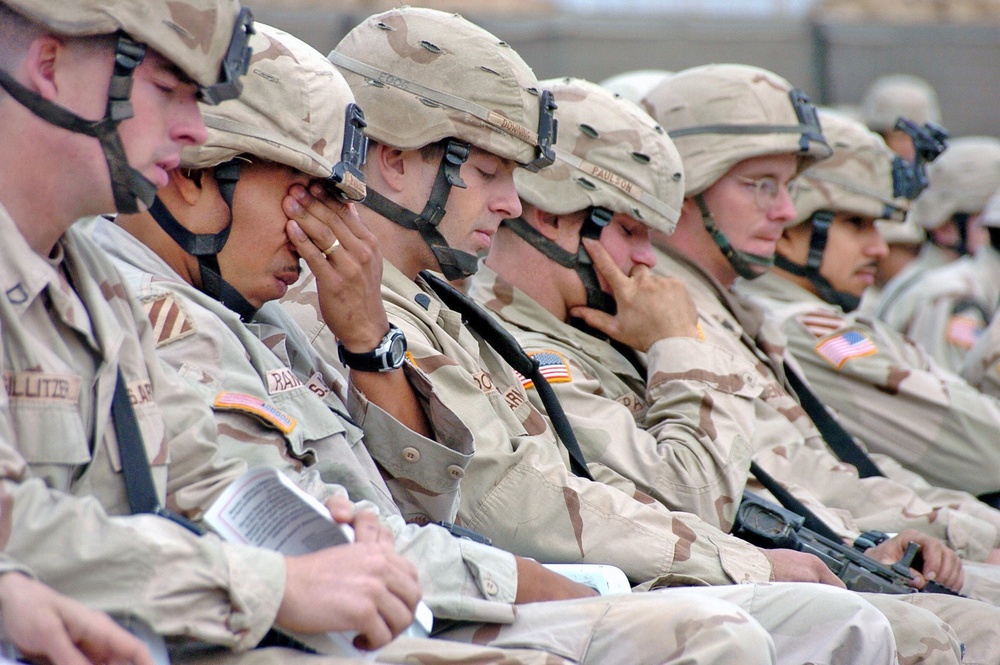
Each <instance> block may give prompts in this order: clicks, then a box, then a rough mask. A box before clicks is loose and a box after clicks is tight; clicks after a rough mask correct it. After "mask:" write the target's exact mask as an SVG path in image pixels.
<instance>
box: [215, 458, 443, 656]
mask: <svg viewBox="0 0 1000 665" xmlns="http://www.w3.org/2000/svg"><path fill="white" fill-rule="evenodd" d="M204 521H205V523H206V524H208V525H209V526H211V527H212V529H214V530H215V531H216V532H217V533H218V534H219V535H220V536H222V537H223V538H224V539H226V540H228V541H230V542H235V543H243V544H247V545H254V546H256V547H262V548H265V549H269V550H275V551H277V552H281V553H282V554H285V555H286V556H296V555H302V554H308V553H309V552H316V551H318V550H321V549H324V548H326V547H335V546H337V545H344V544H347V543H351V542H353V541H354V529H352V528H351V527H350V526H347V525H344V524H337V523H336V522H334V521H333V518H332V517H331V516H330V511H329V510H327V508H326V506H324V505H323V504H322V503H321V502H319V501H318V500H316V499H315V498H314V497H312V496H310V495H309V494H307V493H306V492H304V491H303V490H302V489H300V488H299V487H297V486H296V485H295V483H293V482H292V481H291V480H290V479H288V478H287V477H286V476H285V475H284V474H283V473H281V472H280V471H278V470H276V469H274V468H272V467H257V468H253V469H250V470H249V471H247V472H246V473H244V474H243V475H242V476H240V477H239V478H238V479H237V480H235V481H234V482H233V483H232V484H231V485H230V486H229V487H227V488H226V491H225V492H223V493H222V495H221V496H220V497H219V498H218V499H216V501H215V503H213V504H212V506H211V507H210V508H209V509H208V510H207V511H206V512H205V515H204ZM433 621H434V616H433V614H432V613H431V610H430V608H429V607H427V605H425V604H424V603H423V601H421V602H420V604H419V605H417V611H416V616H415V618H414V622H413V624H412V625H411V626H410V627H409V628H408V629H407V630H406V631H404V633H403V634H404V635H409V636H411V637H427V635H429V634H430V631H431V626H432V624H433ZM282 632H285V633H286V634H287V635H288V636H289V637H291V638H292V639H294V640H296V641H298V642H301V643H302V644H304V645H305V646H307V647H309V648H310V649H313V650H315V651H317V652H319V653H324V654H338V655H344V656H351V657H354V658H369V659H371V658H374V656H375V652H372V651H360V650H358V649H356V648H355V647H354V645H353V644H352V642H351V641H352V640H353V638H354V637H355V634H354V633H320V634H310V635H306V634H302V633H292V632H288V631H282Z"/></svg>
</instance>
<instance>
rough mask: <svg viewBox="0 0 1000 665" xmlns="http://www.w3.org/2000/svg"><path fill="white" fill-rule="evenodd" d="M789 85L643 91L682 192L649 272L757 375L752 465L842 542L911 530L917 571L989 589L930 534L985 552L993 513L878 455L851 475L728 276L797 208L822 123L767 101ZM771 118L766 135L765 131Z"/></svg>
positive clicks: (767, 247)
mask: <svg viewBox="0 0 1000 665" xmlns="http://www.w3.org/2000/svg"><path fill="white" fill-rule="evenodd" d="M789 89H790V86H789V85H788V83H787V82H785V81H783V80H782V79H780V78H778V77H777V76H775V75H773V74H771V73H769V72H765V71H763V70H759V69H756V68H751V67H746V66H740V65H713V66H706V67H702V68H694V69H691V70H687V71H686V72H683V73H678V74H676V75H675V76H674V77H671V79H669V80H668V81H667V82H665V83H664V84H662V85H661V86H660V87H658V88H657V89H655V90H653V91H652V92H651V93H650V94H649V96H647V98H646V100H644V101H645V103H646V104H648V105H649V106H650V108H653V109H654V110H655V111H656V115H655V116H654V117H656V118H657V119H658V120H660V122H661V123H662V124H663V125H664V127H665V128H666V129H667V131H668V133H671V132H672V134H671V135H672V138H674V141H675V143H676V145H677V147H678V150H679V151H680V153H681V155H682V158H683V160H684V166H685V175H686V178H687V197H688V198H687V199H686V200H685V203H684V206H683V208H682V213H681V218H680V220H679V222H678V227H677V230H676V231H675V233H674V234H673V235H672V236H669V237H663V236H661V235H659V234H656V235H654V243H655V244H658V245H659V246H660V247H661V249H663V251H662V252H660V255H659V256H658V260H657V264H656V271H657V272H658V273H661V274H667V275H671V276H675V277H681V278H682V279H684V281H685V283H686V284H687V285H688V287H689V289H690V290H691V293H692V297H693V298H694V301H695V303H696V305H697V307H698V310H699V322H700V323H701V325H702V329H703V330H704V332H705V335H706V338H707V339H709V340H712V341H715V342H716V343H717V344H719V345H721V346H723V347H724V348H727V349H729V350H730V351H732V352H733V353H740V354H743V355H744V357H746V358H747V359H756V361H757V369H758V371H759V373H760V374H761V376H763V377H764V379H765V383H766V387H765V390H764V391H763V393H762V394H761V395H760V398H759V399H757V405H758V410H757V419H756V420H755V422H754V426H755V428H756V429H755V433H754V436H753V438H752V445H753V447H754V451H755V457H754V459H755V461H756V462H757V463H758V465H760V466H761V467H762V468H763V469H765V470H766V471H767V472H768V473H770V474H771V475H772V476H774V477H776V478H777V480H778V481H779V482H780V483H782V484H783V485H785V486H786V488H787V489H789V490H790V491H791V492H792V493H793V494H795V495H796V496H797V497H798V498H799V499H800V500H801V501H802V502H803V503H805V504H806V505H807V506H809V507H810V508H812V509H813V510H814V512H817V513H818V514H820V516H821V518H822V519H824V520H825V521H826V522H827V523H828V524H829V525H831V526H832V527H833V528H834V530H835V531H837V532H839V533H841V534H842V536H844V537H845V538H847V539H848V540H853V539H854V537H855V536H856V535H857V534H858V532H859V531H860V530H862V529H870V528H875V529H883V530H887V531H895V532H899V531H903V530H904V529H907V532H906V533H905V534H900V535H899V536H897V537H895V538H891V539H889V540H888V541H886V542H885V543H883V545H881V546H879V547H877V548H875V549H874V550H872V551H871V553H872V554H873V555H874V556H876V557H879V558H883V559H890V558H893V557H895V556H898V553H899V552H901V551H902V546H903V545H904V544H905V543H906V542H908V541H909V540H911V539H913V540H917V541H919V542H921V543H922V544H923V546H924V547H925V548H926V549H927V551H928V552H934V553H937V554H934V555H933V556H932V558H933V559H934V560H936V561H937V562H938V563H937V564H936V566H940V568H939V569H938V570H934V568H935V567H936V566H927V565H926V564H925V570H924V572H925V573H928V574H930V573H932V572H933V573H934V574H935V575H936V576H937V578H938V581H941V582H944V580H945V579H946V578H948V579H950V582H945V583H946V584H947V583H951V584H956V583H959V582H960V581H961V579H962V578H963V573H962V571H963V570H964V579H965V581H966V589H967V590H968V591H969V593H971V594H973V595H974V596H977V597H981V598H984V599H987V600H990V601H995V600H996V599H997V596H996V588H995V581H994V580H995V576H996V574H997V569H996V568H995V567H994V566H990V565H977V564H972V563H968V562H966V563H965V564H964V566H962V567H961V568H959V567H958V566H957V561H956V560H955V559H954V554H953V553H951V552H950V550H948V549H947V548H944V547H942V544H941V543H940V542H939V541H938V540H937V539H938V538H941V539H947V542H948V544H949V545H950V546H952V547H954V548H955V549H956V550H958V551H959V553H960V554H961V556H962V557H964V558H965V559H967V560H968V561H969V562H971V561H986V560H988V559H990V560H992V559H993V558H994V557H995V556H996V553H995V552H994V550H995V548H996V547H997V537H998V530H997V526H998V523H997V521H996V517H997V515H996V513H995V511H992V510H991V509H989V508H988V507H986V506H984V505H983V504H981V503H979V502H976V501H966V502H958V503H951V502H949V501H947V500H944V501H940V502H936V501H935V498H936V497H937V496H939V493H940V490H938V489H937V488H932V487H929V486H927V484H926V482H925V481H922V479H920V478H919V477H917V476H915V475H914V474H912V473H909V472H906V471H905V470H903V469H902V468H901V467H899V465H898V464H896V465H892V464H891V463H890V462H889V461H888V460H885V459H880V461H879V463H880V464H884V466H883V471H885V472H886V473H888V474H889V475H891V476H892V477H893V480H890V479H888V478H882V477H868V478H864V479H859V477H858V473H857V470H856V469H854V468H853V467H852V466H850V465H846V464H843V463H841V462H840V461H839V460H838V459H837V458H836V457H834V456H833V455H832V454H831V453H830V451H829V450H828V449H827V447H826V443H825V441H824V440H823V438H822V436H821V434H820V432H819V430H818V429H817V428H816V426H815V424H814V423H813V422H812V420H811V419H810V418H809V417H808V416H807V414H806V412H805V411H804V410H803V408H802V407H801V406H800V404H799V402H798V401H797V400H796V398H795V397H794V393H793V391H792V389H791V388H790V386H789V384H788V383H786V378H785V377H786V361H788V368H794V363H793V362H791V361H790V358H786V356H785V353H784V351H785V348H784V339H783V337H782V335H781V333H780V332H779V331H777V330H776V329H775V327H774V326H773V325H770V324H769V323H768V322H765V321H763V317H762V313H761V312H760V310H759V309H758V308H755V307H754V306H753V305H752V304H750V303H747V302H745V301H742V300H740V299H738V298H735V297H734V296H733V294H732V293H731V292H730V291H729V289H728V288H727V287H728V286H730V285H732V284H733V282H735V280H736V278H737V277H738V276H743V277H744V278H752V277H754V276H759V275H760V274H762V273H763V272H765V271H766V269H767V264H768V263H770V262H771V261H772V260H773V252H774V243H775V242H776V240H777V238H778V237H779V236H780V233H781V230H782V227H783V226H784V224H786V223H788V222H790V221H791V220H792V219H794V215H795V209H794V205H793V204H792V201H791V197H790V193H789V192H788V191H787V187H788V186H789V183H791V182H792V180H793V178H794V177H795V176H796V174H797V173H798V171H799V169H800V168H802V166H803V163H802V159H801V158H799V159H798V160H797V159H796V158H795V155H797V154H799V152H800V151H804V150H805V149H806V148H807V147H808V145H809V144H808V142H807V141H806V140H804V139H803V140H801V141H800V137H803V136H806V137H808V136H811V135H813V134H814V133H815V132H818V130H819V125H818V122H817V121H816V119H815V118H810V115H809V114H808V113H807V112H805V111H803V110H802V108H801V107H800V108H799V110H798V113H795V112H794V110H795V109H794V107H795V103H794V100H795V99H796V95H795V94H794V93H792V95H791V97H792V100H793V103H792V104H788V102H787V99H788V97H787V96H786V102H785V104H786V105H787V108H786V109H784V110H782V109H781V107H780V106H777V105H776V104H775V103H774V102H771V103H770V104H769V103H768V102H769V101H770V100H769V98H768V97H767V94H768V93H767V92H765V91H771V90H778V91H781V90H785V91H786V95H787V91H788V90H789ZM772 94H773V93H772ZM774 99H775V100H776V99H777V98H776V97H774ZM751 100H756V101H751ZM762 121H763V127H762ZM768 126H770V127H772V128H773V131H774V133H773V134H772V135H771V136H768V135H767V132H766V131H765V129H764V128H766V127H768ZM806 165H808V164H806ZM755 211H756V213H755ZM754 213H755V214H754ZM723 246H724V247H726V251H725V252H723V250H722V249H720V247H723ZM751 253H752V254H751ZM797 373H798V372H797ZM899 480H904V481H905V482H898V481H899ZM914 529H915V530H916V531H914ZM918 532H919V533H918ZM938 557H940V558H938Z"/></svg>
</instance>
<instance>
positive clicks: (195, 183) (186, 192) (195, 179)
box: [170, 168, 204, 206]
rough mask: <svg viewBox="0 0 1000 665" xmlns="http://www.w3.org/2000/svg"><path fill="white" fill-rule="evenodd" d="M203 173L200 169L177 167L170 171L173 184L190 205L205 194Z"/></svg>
mask: <svg viewBox="0 0 1000 665" xmlns="http://www.w3.org/2000/svg"><path fill="white" fill-rule="evenodd" d="M203 175H204V172H203V171H201V170H199V169H183V168H176V169H172V170H171V171H170V182H171V184H172V185H173V187H174V189H176V190H177V193H178V194H180V196H181V198H182V199H184V202H185V203H186V204H188V205H189V206H193V205H194V204H196V203H197V202H198V199H199V198H200V197H201V195H202V194H203V191H202V176H203Z"/></svg>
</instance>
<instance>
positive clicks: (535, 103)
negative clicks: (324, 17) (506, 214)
mask: <svg viewBox="0 0 1000 665" xmlns="http://www.w3.org/2000/svg"><path fill="white" fill-rule="evenodd" d="M328 57H329V58H330V59H331V61H333V62H334V64H336V65H337V66H338V67H340V69H341V72H342V73H343V74H344V76H345V78H346V79H347V82H348V83H349V84H350V86H351V88H352V89H353V90H354V95H355V97H357V100H358V104H360V105H361V107H362V108H364V109H365V112H366V114H367V120H368V132H367V133H368V135H369V136H370V137H371V138H372V139H374V140H376V141H378V142H380V143H383V144H385V145H389V146H392V147H394V148H399V149H401V150H412V149H416V148H421V147H423V146H425V145H429V144H432V143H435V142H437V141H439V140H441V139H444V138H449V137H454V138H457V139H460V140H462V141H466V142H468V143H471V144H472V145H474V146H477V147H479V148H481V149H483V150H486V151H488V152H491V153H493V154H495V155H498V156H500V157H503V158H505V159H511V160H514V161H515V162H517V163H519V164H522V165H528V164H530V163H532V162H533V161H534V160H535V159H536V158H537V157H538V156H539V154H538V153H539V142H540V140H541V142H543V143H544V144H545V145H544V147H543V148H544V150H547V151H549V152H550V151H551V148H549V147H548V145H549V144H550V143H551V142H552V141H551V139H552V138H553V137H552V131H553V130H552V129H551V127H542V126H541V125H543V124H544V123H543V122H540V111H541V110H542V109H541V108H540V102H541V101H542V94H541V90H540V89H539V87H538V81H537V79H536V77H535V75H534V73H532V71H531V68H530V67H528V65H527V64H526V63H525V62H524V60H522V59H521V57H520V56H519V55H518V54H517V53H516V52H515V51H514V49H512V48H511V47H510V46H508V45H507V44H506V43H505V42H503V41H501V40H500V39H498V38H497V37H495V36H494V35H492V34H490V33H489V32H487V31H486V30H483V29H482V28H480V27H478V26H476V25H473V24H472V23H470V22H469V21H467V20H465V19H464V18H462V17H461V16H459V15H458V14H448V13H444V12H440V11H437V10H434V9H422V8H416V7H403V8H401V9H393V10H390V11H387V12H383V13H381V14H376V15H374V16H371V17H369V18H367V19H366V20H365V21H364V22H362V23H361V24H360V25H358V26H357V27H355V28H354V29H353V30H351V32H349V33H348V34H347V36H346V37H344V39H343V40H342V41H341V42H340V44H338V45H337V47H336V48H335V49H334V50H333V51H332V52H331V53H330V55H329V56H328ZM543 115H544V114H543ZM548 117H551V111H549V112H548ZM540 135H541V138H540Z"/></svg>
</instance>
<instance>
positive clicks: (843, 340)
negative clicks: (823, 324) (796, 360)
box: [814, 330, 878, 369]
mask: <svg viewBox="0 0 1000 665" xmlns="http://www.w3.org/2000/svg"><path fill="white" fill-rule="evenodd" d="M814 348H815V349H816V353H818V354H819V355H820V357H822V358H823V359H824V360H826V361H827V362H828V363H830V364H831V365H833V366H834V367H836V368H837V369H840V368H841V367H843V366H844V363H846V362H847V361H848V360H850V359H851V358H863V357H864V356H873V355H875V354H876V353H878V349H877V348H875V343H874V342H872V340H871V338H870V337H868V335H866V334H864V333H863V332H861V331H860V330H846V331H844V332H842V333H840V334H839V335H834V336H833V337H827V338H826V339H824V340H823V341H821V342H820V343H819V344H817V345H816V346H815V347H814Z"/></svg>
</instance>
